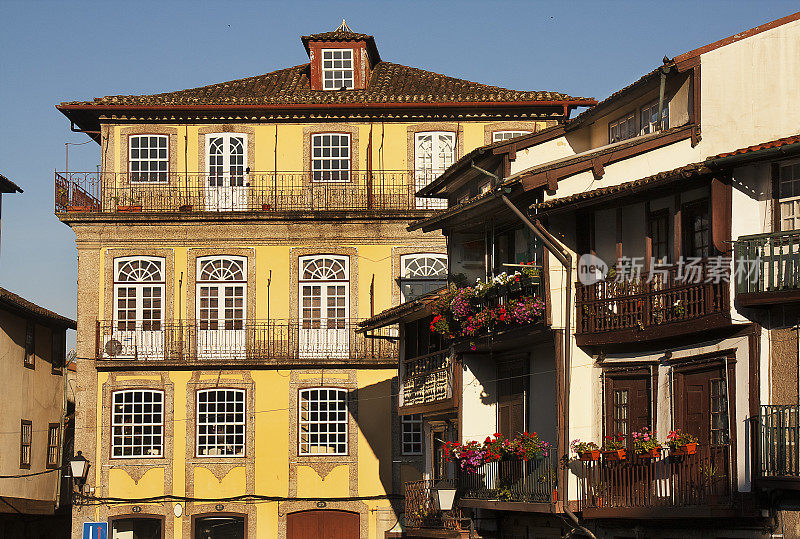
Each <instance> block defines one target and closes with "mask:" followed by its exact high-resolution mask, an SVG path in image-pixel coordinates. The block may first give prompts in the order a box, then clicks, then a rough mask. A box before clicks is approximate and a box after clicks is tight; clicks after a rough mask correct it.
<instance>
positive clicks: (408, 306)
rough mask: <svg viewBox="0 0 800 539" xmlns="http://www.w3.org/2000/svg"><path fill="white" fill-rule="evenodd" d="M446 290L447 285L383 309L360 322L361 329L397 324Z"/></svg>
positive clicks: (369, 329) (366, 329) (368, 329)
mask: <svg viewBox="0 0 800 539" xmlns="http://www.w3.org/2000/svg"><path fill="white" fill-rule="evenodd" d="M446 290H447V287H442V288H439V289H438V290H434V291H432V292H428V293H427V294H425V295H422V296H419V297H417V298H414V299H412V300H411V301H407V302H405V303H401V304H400V305H396V306H394V307H390V308H388V309H384V310H383V311H381V312H379V313H378V314H376V315H375V316H373V317H372V318H368V319H366V320H362V321H361V322H359V323H358V325H359V326H360V328H361V329H360V331H371V330H373V329H378V328H381V327H384V326H388V325H390V324H395V323H397V322H398V321H399V320H400V319H401V318H403V317H404V316H408V315H409V314H412V313H414V312H417V311H419V310H420V309H423V308H424V307H426V306H427V305H428V304H429V303H430V302H432V301H434V300H436V299H437V298H439V297H440V296H441V295H442V294H444V292H445V291H446Z"/></svg>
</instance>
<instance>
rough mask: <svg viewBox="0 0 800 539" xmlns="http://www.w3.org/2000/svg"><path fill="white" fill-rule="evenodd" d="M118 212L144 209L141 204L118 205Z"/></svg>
mask: <svg viewBox="0 0 800 539" xmlns="http://www.w3.org/2000/svg"><path fill="white" fill-rule="evenodd" d="M117 211H118V212H137V211H142V207H141V206H117Z"/></svg>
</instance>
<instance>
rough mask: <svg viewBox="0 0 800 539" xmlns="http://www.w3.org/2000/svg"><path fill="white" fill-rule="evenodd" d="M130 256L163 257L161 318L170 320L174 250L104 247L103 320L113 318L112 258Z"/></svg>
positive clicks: (172, 311)
mask: <svg viewBox="0 0 800 539" xmlns="http://www.w3.org/2000/svg"><path fill="white" fill-rule="evenodd" d="M131 256H152V257H158V258H163V259H164V303H163V305H162V319H163V321H164V322H170V321H171V320H172V319H173V316H174V313H175V310H174V302H173V296H174V281H175V251H174V250H172V249H153V248H142V249H116V248H110V249H106V252H105V258H106V265H105V301H104V315H103V319H104V320H112V319H113V318H114V277H115V276H114V260H115V259H117V258H123V257H131Z"/></svg>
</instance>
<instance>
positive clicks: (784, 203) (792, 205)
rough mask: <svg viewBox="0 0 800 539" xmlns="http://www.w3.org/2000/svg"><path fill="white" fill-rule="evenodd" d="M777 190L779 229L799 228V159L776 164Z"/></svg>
mask: <svg viewBox="0 0 800 539" xmlns="http://www.w3.org/2000/svg"><path fill="white" fill-rule="evenodd" d="M778 190H779V194H778V196H779V197H780V212H781V230H798V229H800V161H794V162H788V163H780V164H779V165H778ZM776 232H777V231H776Z"/></svg>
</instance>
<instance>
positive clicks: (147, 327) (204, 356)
mask: <svg viewBox="0 0 800 539" xmlns="http://www.w3.org/2000/svg"><path fill="white" fill-rule="evenodd" d="M358 322H359V320H327V319H325V320H319V321H299V320H279V319H271V320H236V321H234V320H230V321H212V322H204V321H196V320H188V321H171V322H159V321H154V322H145V323H142V322H127V321H120V320H114V321H104V320H101V321H98V322H97V337H96V346H97V350H96V357H97V360H98V361H102V362H107V363H109V364H111V363H113V362H115V361H117V362H118V361H137V362H159V361H161V362H170V363H178V364H180V363H194V362H196V363H198V364H203V363H204V362H205V363H231V364H236V363H248V362H267V363H276V364H279V363H281V362H284V363H292V362H306V361H308V362H314V363H315V362H338V361H343V360H347V361H353V360H355V361H363V362H376V363H392V362H396V361H397V359H398V347H397V339H396V329H394V328H391V327H386V328H382V329H379V330H375V331H373V332H370V333H369V334H364V333H358V332H357V331H356V330H357V329H358V328H359V326H358Z"/></svg>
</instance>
